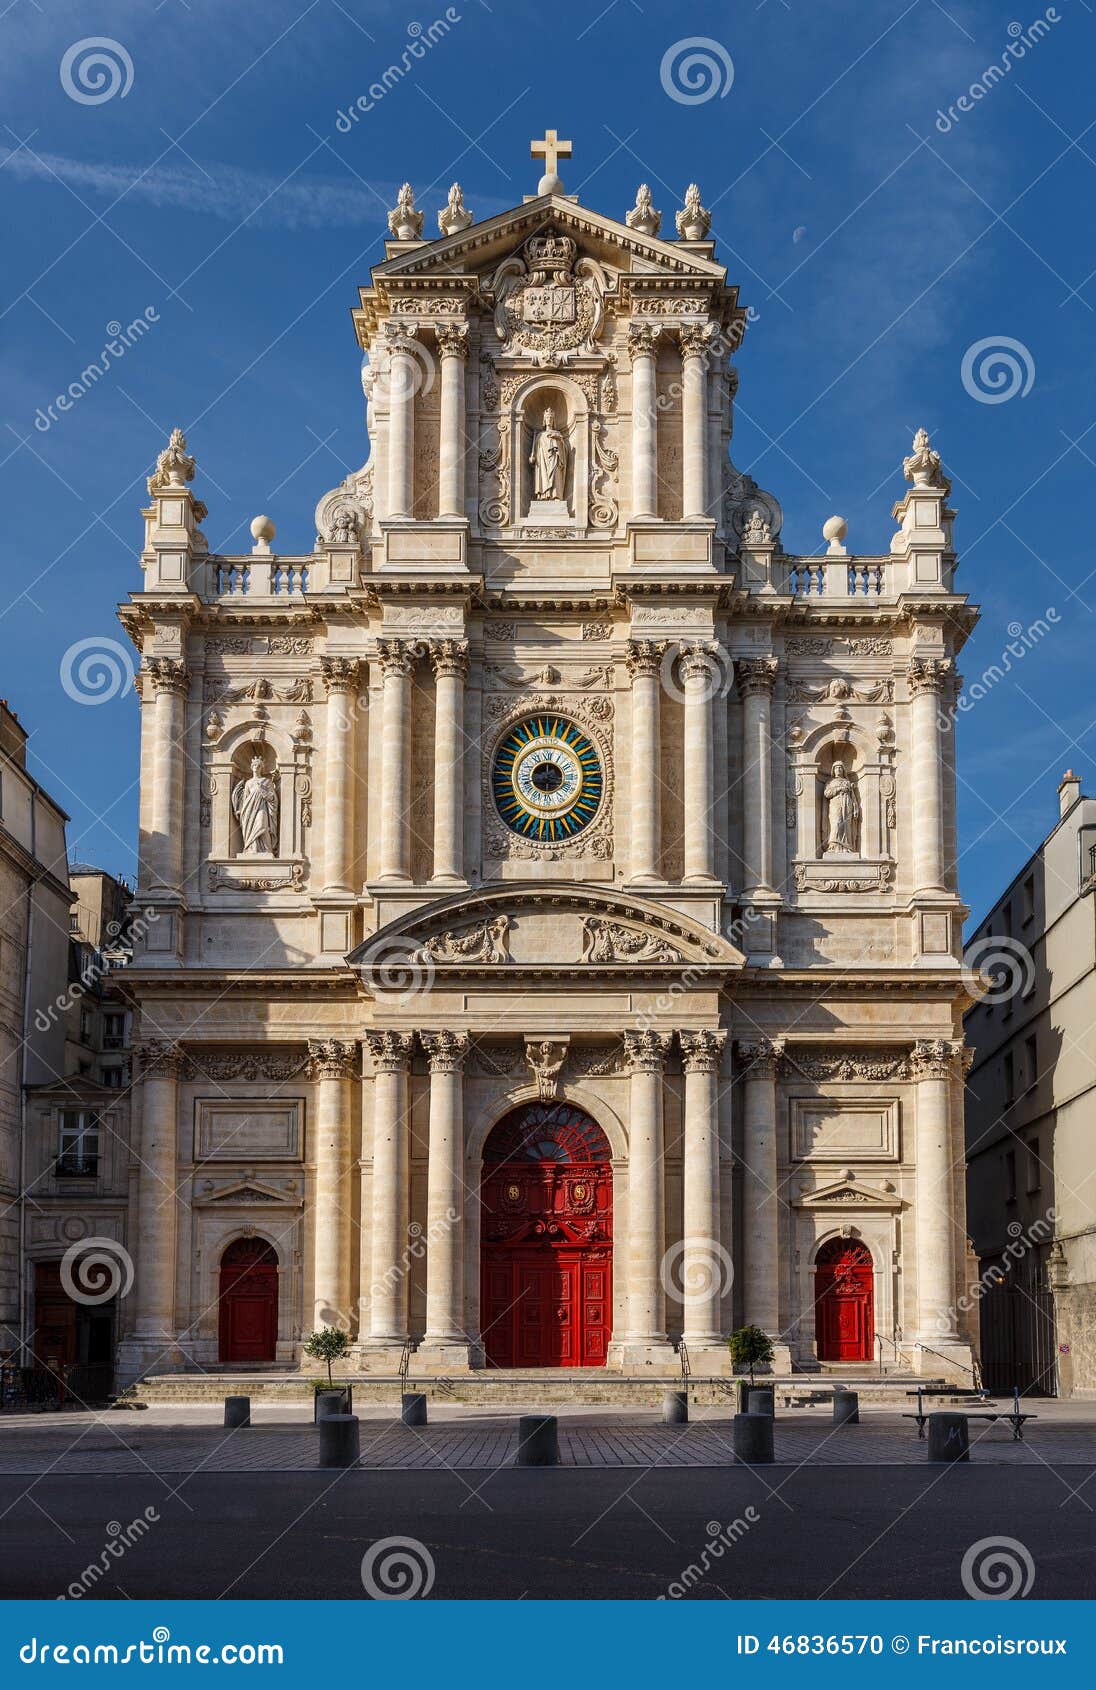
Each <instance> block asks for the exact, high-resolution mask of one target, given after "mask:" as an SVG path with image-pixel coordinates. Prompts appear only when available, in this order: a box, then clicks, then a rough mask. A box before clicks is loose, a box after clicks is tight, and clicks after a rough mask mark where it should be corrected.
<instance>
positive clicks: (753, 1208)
mask: <svg viewBox="0 0 1096 1690" xmlns="http://www.w3.org/2000/svg"><path fill="white" fill-rule="evenodd" d="M783 1052H784V1041H783V1039H743V1040H742V1041H741V1042H740V1043H739V1045H738V1057H739V1061H740V1062H741V1063H742V1064H743V1065H744V1067H745V1078H744V1080H743V1083H742V1089H743V1099H742V1159H743V1169H742V1181H743V1189H742V1231H743V1238H742V1254H743V1258H744V1269H745V1277H744V1285H743V1294H742V1314H743V1317H744V1319H745V1321H746V1324H747V1325H748V1326H760V1327H761V1329H762V1331H763V1332H766V1333H767V1334H768V1336H769V1337H770V1338H776V1337H778V1336H779V1334H780V1271H779V1270H780V1227H779V1198H778V1196H777V1165H776V1074H777V1068H778V1067H779V1064H780V1058H781V1056H782V1055H783Z"/></svg>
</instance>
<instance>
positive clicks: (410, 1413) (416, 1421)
mask: <svg viewBox="0 0 1096 1690" xmlns="http://www.w3.org/2000/svg"><path fill="white" fill-rule="evenodd" d="M400 1419H401V1420H402V1421H403V1423H404V1425H405V1426H425V1425H426V1392H425V1391H404V1393H403V1398H402V1405H401V1408H400Z"/></svg>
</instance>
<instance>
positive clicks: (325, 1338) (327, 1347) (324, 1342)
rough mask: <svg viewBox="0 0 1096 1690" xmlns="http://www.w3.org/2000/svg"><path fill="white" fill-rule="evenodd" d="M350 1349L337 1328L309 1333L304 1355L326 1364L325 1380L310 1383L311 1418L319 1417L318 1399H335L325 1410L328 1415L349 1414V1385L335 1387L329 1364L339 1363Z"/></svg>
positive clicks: (340, 1330)
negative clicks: (311, 1397) (311, 1392)
mask: <svg viewBox="0 0 1096 1690" xmlns="http://www.w3.org/2000/svg"><path fill="white" fill-rule="evenodd" d="M349 1348H350V1339H349V1338H348V1337H347V1335H346V1333H345V1332H344V1331H343V1330H342V1328H341V1327H339V1326H321V1327H319V1329H318V1330H317V1331H315V1332H310V1333H309V1334H308V1337H307V1339H306V1340H305V1346H304V1353H305V1355H306V1356H312V1357H313V1358H314V1359H315V1360H316V1361H323V1362H326V1363H327V1378H326V1379H314V1380H313V1381H312V1391H313V1401H312V1418H313V1420H318V1419H319V1417H320V1398H321V1397H328V1398H331V1397H334V1398H335V1399H337V1400H336V1401H335V1402H334V1403H331V1404H330V1406H329V1407H328V1408H327V1413H329V1414H349V1413H350V1410H351V1406H352V1401H353V1399H352V1396H351V1390H350V1386H349V1385H336V1383H335V1381H334V1379H333V1378H332V1377H331V1363H332V1362H333V1361H339V1360H341V1358H342V1357H343V1356H344V1355H345V1354H346V1352H347V1351H348V1350H349Z"/></svg>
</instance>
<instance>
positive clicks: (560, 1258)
mask: <svg viewBox="0 0 1096 1690" xmlns="http://www.w3.org/2000/svg"><path fill="white" fill-rule="evenodd" d="M493 1150H494V1151H496V1152H497V1154H498V1158H499V1159H498V1160H495V1159H494V1157H493V1156H492V1151H493ZM572 1158H573V1159H572ZM579 1158H581V1159H579ZM595 1158H597V1159H596V1160H595ZM484 1160H485V1163H486V1166H485V1168H484V1182H483V1194H482V1195H483V1245H482V1270H481V1276H480V1327H481V1331H482V1334H483V1343H484V1350H485V1352H486V1357H487V1363H488V1366H490V1367H520V1368H529V1367H603V1366H604V1364H605V1357H606V1353H607V1351H608V1347H609V1339H610V1337H611V1335H612V1239H613V1177H612V1170H611V1167H610V1166H609V1146H608V1143H607V1141H606V1140H605V1137H604V1134H603V1133H602V1132H601V1129H600V1127H598V1126H597V1123H596V1122H595V1121H593V1120H592V1119H591V1118H590V1117H589V1116H586V1115H585V1114H584V1112H583V1111H582V1110H576V1109H575V1108H574V1107H573V1106H572V1105H569V1104H557V1105H552V1106H550V1107H548V1106H543V1105H535V1104H534V1105H527V1106H526V1107H525V1108H523V1109H521V1110H517V1111H515V1112H514V1114H513V1116H508V1117H506V1119H505V1121H503V1122H500V1123H499V1126H498V1127H496V1128H495V1130H494V1132H493V1133H492V1135H491V1138H490V1139H489V1141H488V1145H487V1147H486V1148H485V1151H484Z"/></svg>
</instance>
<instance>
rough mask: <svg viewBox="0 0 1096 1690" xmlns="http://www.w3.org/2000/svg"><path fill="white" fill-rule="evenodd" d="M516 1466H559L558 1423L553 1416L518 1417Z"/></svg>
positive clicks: (529, 1415) (525, 1415)
mask: <svg viewBox="0 0 1096 1690" xmlns="http://www.w3.org/2000/svg"><path fill="white" fill-rule="evenodd" d="M517 1466H519V1467H558V1466H559V1422H558V1421H557V1419H556V1417H555V1415H554V1414H522V1415H520V1416H519V1418H518V1453H517Z"/></svg>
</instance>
